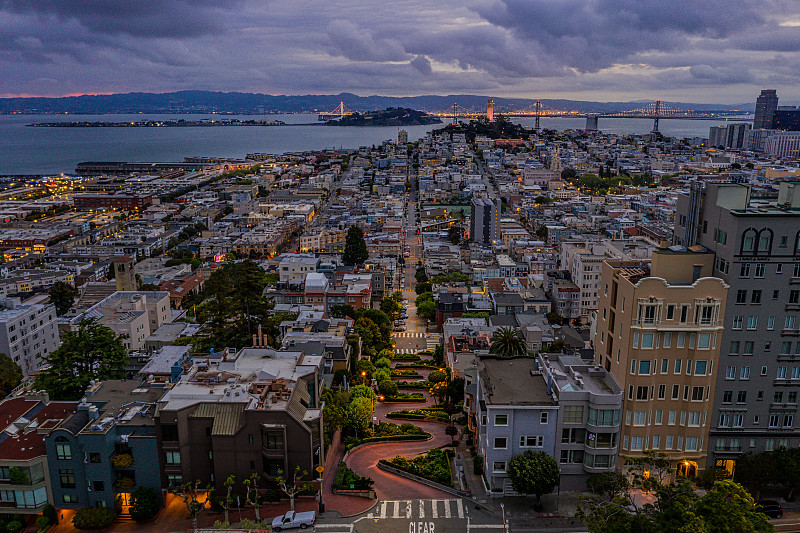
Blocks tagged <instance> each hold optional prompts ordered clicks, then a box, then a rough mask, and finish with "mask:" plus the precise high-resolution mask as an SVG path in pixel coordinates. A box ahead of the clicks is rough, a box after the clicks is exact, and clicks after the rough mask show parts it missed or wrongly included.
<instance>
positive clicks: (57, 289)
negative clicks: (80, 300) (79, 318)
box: [49, 281, 78, 316]
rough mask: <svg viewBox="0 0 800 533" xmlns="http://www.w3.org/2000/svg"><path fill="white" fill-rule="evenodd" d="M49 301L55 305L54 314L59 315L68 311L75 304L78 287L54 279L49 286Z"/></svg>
mask: <svg viewBox="0 0 800 533" xmlns="http://www.w3.org/2000/svg"><path fill="white" fill-rule="evenodd" d="M49 292H50V303H52V304H53V305H54V306H56V315H58V316H61V315H63V314H64V313H66V312H68V311H69V310H70V309H71V308H72V306H73V305H74V304H75V298H77V297H78V289H76V288H75V287H73V286H72V285H70V284H69V283H67V282H65V281H56V282H55V283H53V286H52V287H50V291H49Z"/></svg>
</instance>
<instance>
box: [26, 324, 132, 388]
mask: <svg viewBox="0 0 800 533" xmlns="http://www.w3.org/2000/svg"><path fill="white" fill-rule="evenodd" d="M123 338H124V337H123V336H122V335H117V334H116V333H114V331H113V330H112V329H111V328H108V327H106V326H103V325H101V324H99V323H98V322H97V319H94V318H90V319H84V320H82V321H81V322H80V323H79V324H78V330H77V331H68V332H67V333H66V334H64V338H63V341H62V343H61V346H59V347H58V349H56V350H55V351H53V352H52V353H50V355H48V356H47V357H46V358H45V360H46V361H47V363H48V364H49V365H50V368H48V369H46V370H43V371H42V372H41V373H40V374H39V376H38V377H37V378H36V382H35V384H34V386H35V387H37V388H40V389H44V390H46V391H48V392H49V393H50V397H51V398H53V399H54V400H77V399H79V398H80V397H81V396H82V395H83V393H84V392H85V391H86V388H87V387H88V386H89V382H90V381H91V380H93V379H95V380H100V381H103V380H107V379H121V378H123V377H125V365H127V364H128V351H127V349H126V348H125V345H124V344H122V339H123Z"/></svg>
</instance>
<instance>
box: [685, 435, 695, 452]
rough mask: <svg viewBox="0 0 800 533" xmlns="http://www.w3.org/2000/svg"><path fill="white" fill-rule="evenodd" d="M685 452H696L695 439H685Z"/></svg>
mask: <svg viewBox="0 0 800 533" xmlns="http://www.w3.org/2000/svg"><path fill="white" fill-rule="evenodd" d="M686 450H687V451H696V450H697V437H686Z"/></svg>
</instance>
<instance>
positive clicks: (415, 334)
mask: <svg viewBox="0 0 800 533" xmlns="http://www.w3.org/2000/svg"><path fill="white" fill-rule="evenodd" d="M393 335H394V337H395V338H397V339H421V338H423V337H424V336H425V335H426V333H425V332H423V331H397V332H395V333H393Z"/></svg>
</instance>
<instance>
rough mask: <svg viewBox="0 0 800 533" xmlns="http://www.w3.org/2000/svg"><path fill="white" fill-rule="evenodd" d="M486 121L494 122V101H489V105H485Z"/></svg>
mask: <svg viewBox="0 0 800 533" xmlns="http://www.w3.org/2000/svg"><path fill="white" fill-rule="evenodd" d="M486 119H487V120H488V121H489V122H494V100H489V103H488V104H486Z"/></svg>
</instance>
